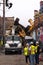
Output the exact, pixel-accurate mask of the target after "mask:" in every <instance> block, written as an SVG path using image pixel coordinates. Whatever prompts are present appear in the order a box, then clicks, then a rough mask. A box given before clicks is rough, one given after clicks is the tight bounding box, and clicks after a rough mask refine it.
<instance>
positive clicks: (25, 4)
mask: <svg viewBox="0 0 43 65" xmlns="http://www.w3.org/2000/svg"><path fill="white" fill-rule="evenodd" d="M40 1H41V0H9V2H12V4H13V5H12V8H11V9H8V7H6V6H5V16H6V17H14V19H15V18H16V17H18V18H19V19H20V21H19V23H20V24H22V25H23V26H25V27H26V26H27V25H30V24H29V23H28V20H29V19H30V18H31V19H32V20H34V10H39V9H40ZM0 2H3V0H0ZM0 16H3V5H2V4H1V5H0Z"/></svg>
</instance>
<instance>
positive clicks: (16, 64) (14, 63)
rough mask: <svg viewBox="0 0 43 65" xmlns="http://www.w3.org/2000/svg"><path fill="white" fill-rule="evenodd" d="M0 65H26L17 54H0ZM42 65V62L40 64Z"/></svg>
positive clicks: (22, 57) (23, 59)
mask: <svg viewBox="0 0 43 65" xmlns="http://www.w3.org/2000/svg"><path fill="white" fill-rule="evenodd" d="M0 65H26V63H25V58H24V56H23V55H19V54H8V55H5V54H4V53H0ZM40 65H43V62H40Z"/></svg>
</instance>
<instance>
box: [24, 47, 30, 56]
mask: <svg viewBox="0 0 43 65" xmlns="http://www.w3.org/2000/svg"><path fill="white" fill-rule="evenodd" d="M24 55H25V56H27V55H29V51H28V47H25V48H24Z"/></svg>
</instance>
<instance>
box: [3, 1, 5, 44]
mask: <svg viewBox="0 0 43 65" xmlns="http://www.w3.org/2000/svg"><path fill="white" fill-rule="evenodd" d="M4 43H5V0H3V44H4Z"/></svg>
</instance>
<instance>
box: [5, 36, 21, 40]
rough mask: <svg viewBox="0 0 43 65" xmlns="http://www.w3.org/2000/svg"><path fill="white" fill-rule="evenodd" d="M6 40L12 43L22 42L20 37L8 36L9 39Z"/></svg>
mask: <svg viewBox="0 0 43 65" xmlns="http://www.w3.org/2000/svg"><path fill="white" fill-rule="evenodd" d="M5 40H7V41H10V40H13V41H20V37H19V36H7V37H6V38H5Z"/></svg>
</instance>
